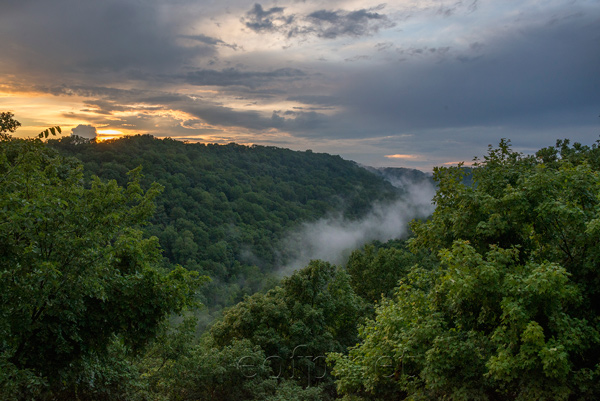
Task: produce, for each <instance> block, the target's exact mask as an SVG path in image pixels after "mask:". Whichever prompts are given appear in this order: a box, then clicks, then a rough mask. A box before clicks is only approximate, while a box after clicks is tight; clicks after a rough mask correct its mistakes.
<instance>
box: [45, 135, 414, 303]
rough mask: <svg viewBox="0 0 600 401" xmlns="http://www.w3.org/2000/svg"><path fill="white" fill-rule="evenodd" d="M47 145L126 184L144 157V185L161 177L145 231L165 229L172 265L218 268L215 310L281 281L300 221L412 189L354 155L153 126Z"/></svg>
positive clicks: (210, 292)
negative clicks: (218, 141)
mask: <svg viewBox="0 0 600 401" xmlns="http://www.w3.org/2000/svg"><path fill="white" fill-rule="evenodd" d="M49 145H50V146H51V147H52V148H54V149H57V150H58V151H59V152H60V154H62V155H65V156H74V157H76V158H77V159H79V160H80V161H81V162H82V163H83V173H84V177H85V178H86V180H88V181H89V180H90V179H91V177H93V176H97V177H99V178H100V179H101V180H106V181H110V180H115V181H116V182H117V184H119V185H121V186H124V185H126V183H127V180H128V172H129V171H131V170H133V169H136V168H140V167H141V173H142V178H141V185H142V187H143V188H150V187H151V185H152V184H153V183H157V184H160V186H161V187H162V192H161V193H160V194H158V195H157V197H156V199H155V203H156V211H155V213H154V215H153V216H152V217H151V218H150V220H149V224H148V225H147V226H146V227H144V228H143V231H144V233H145V235H146V236H147V237H152V236H155V237H156V238H158V240H159V243H160V246H161V249H162V250H163V257H164V264H165V267H167V268H169V266H173V265H181V266H184V267H185V268H186V269H187V270H192V271H198V272H199V273H201V274H202V275H207V276H209V277H210V278H211V282H210V283H209V284H207V285H206V286H204V287H203V289H202V302H203V303H204V304H205V305H207V306H208V307H209V308H210V309H211V310H214V311H218V310H219V309H220V308H221V307H222V306H228V305H232V304H234V303H236V302H239V301H241V300H242V299H243V297H244V295H250V294H253V293H255V292H257V291H258V290H261V289H266V288H268V287H270V286H273V285H274V284H275V283H276V281H277V280H278V279H279V277H278V274H277V272H276V271H274V270H275V269H276V268H277V267H278V266H282V265H285V264H287V263H288V262H289V259H291V257H292V256H293V255H290V252H291V250H289V249H286V247H285V246H283V245H284V244H282V243H281V241H282V239H283V238H285V235H286V233H289V232H291V231H292V230H293V229H295V228H296V227H297V226H298V224H299V223H300V222H307V221H314V220H316V219H318V218H320V217H323V216H325V215H327V214H330V213H338V212H339V213H342V214H343V215H344V216H345V217H346V218H348V219H356V218H359V217H361V216H362V215H364V214H365V213H367V212H368V211H369V209H370V207H371V206H372V205H373V203H374V202H375V201H378V202H392V201H394V200H396V199H398V198H399V197H401V196H402V195H403V193H404V192H405V191H402V190H401V189H398V188H396V187H394V186H392V185H391V184H390V183H389V182H388V181H386V180H385V179H383V178H381V177H375V176H373V174H371V173H369V172H368V171H366V170H365V169H363V168H361V167H359V166H357V165H356V164H355V163H353V162H351V161H346V160H343V159H342V158H341V157H339V156H331V155H328V154H317V153H313V152H311V151H307V152H294V151H291V150H287V149H280V148H275V147H263V146H252V147H249V146H243V145H237V144H234V143H232V144H229V145H225V146H222V145H215V144H212V145H211V144H208V145H205V144H202V143H183V142H180V141H175V140H171V139H168V138H167V139H163V140H160V139H156V138H153V137H151V136H149V135H141V136H134V137H127V138H122V139H119V140H111V141H106V142H98V143H96V142H95V141H94V142H90V141H86V140H82V139H81V138H77V137H64V138H62V139H60V140H51V141H49ZM295 267H296V268H300V267H302V266H295Z"/></svg>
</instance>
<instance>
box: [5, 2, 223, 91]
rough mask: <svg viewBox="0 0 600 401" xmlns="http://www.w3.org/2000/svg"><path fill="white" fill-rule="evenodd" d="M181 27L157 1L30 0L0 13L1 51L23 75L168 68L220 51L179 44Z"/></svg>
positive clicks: (205, 45) (201, 44) (205, 44)
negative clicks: (31, 73)
mask: <svg viewBox="0 0 600 401" xmlns="http://www.w3.org/2000/svg"><path fill="white" fill-rule="evenodd" d="M177 29H178V25H177V24H176V23H174V21H172V20H170V18H169V16H168V14H167V13H166V12H165V8H161V7H158V5H157V3H156V2H155V1H152V0H149V1H144V2H139V1H134V0H118V1H117V0H107V1H97V2H81V1H76V0H56V1H51V2H49V1H29V2H22V4H19V5H18V6H14V7H13V8H12V9H9V11H8V12H5V11H4V10H3V11H2V13H0V36H1V37H2V38H3V40H2V41H0V53H1V54H2V55H3V58H4V59H5V60H6V62H7V64H10V65H13V66H14V67H16V68H18V69H20V70H21V73H22V74H23V73H27V72H30V71H31V72H33V73H40V72H41V73H43V74H52V73H60V74H65V73H69V74H77V73H86V74H91V73H111V74H114V73H117V72H121V71H127V70H137V69H143V70H145V71H164V70H169V69H172V68H176V67H179V66H181V65H182V64H184V63H186V62H187V61H188V60H190V59H191V58H192V57H198V56H203V57H206V56H210V55H213V54H214V53H215V46H216V45H217V44H218V43H209V41H204V42H201V41H200V42H198V45H197V46H191V47H182V46H180V45H178V43H177V38H178V32H177ZM110 78H114V76H111V77H110ZM95 79H97V80H99V79H100V77H95Z"/></svg>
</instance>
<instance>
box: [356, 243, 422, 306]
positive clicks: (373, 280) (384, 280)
mask: <svg viewBox="0 0 600 401" xmlns="http://www.w3.org/2000/svg"><path fill="white" fill-rule="evenodd" d="M394 242H398V241H390V245H386V246H377V244H369V245H366V246H365V247H364V248H363V249H361V250H355V251H353V252H352V254H351V255H350V258H349V259H348V263H347V265H346V269H347V271H348V273H349V274H350V283H351V284H352V288H353V289H354V291H355V292H356V294H357V295H359V296H360V297H362V298H364V299H365V300H367V301H369V302H371V303H373V302H377V301H379V300H380V299H381V297H382V295H383V296H385V297H388V298H389V297H391V296H392V295H393V293H394V288H396V286H397V285H398V280H400V279H401V278H404V277H405V276H406V274H407V273H408V271H409V270H410V268H411V267H412V266H413V265H414V264H416V263H417V262H419V261H421V262H422V263H423V262H424V260H425V259H426V258H427V254H426V253H424V252H421V254H420V255H415V254H414V253H412V252H410V251H409V250H408V249H407V246H406V242H405V241H402V242H400V243H398V244H394Z"/></svg>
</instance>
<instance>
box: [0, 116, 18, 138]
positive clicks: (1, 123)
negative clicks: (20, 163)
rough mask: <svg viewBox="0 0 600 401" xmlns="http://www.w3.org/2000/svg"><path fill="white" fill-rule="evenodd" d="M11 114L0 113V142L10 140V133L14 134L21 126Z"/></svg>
mask: <svg viewBox="0 0 600 401" xmlns="http://www.w3.org/2000/svg"><path fill="white" fill-rule="evenodd" d="M13 117H14V114H13V113H11V112H5V111H3V112H1V113H0V140H6V139H8V138H10V133H12V132H15V131H16V129H17V128H19V127H20V126H21V123H20V122H18V121H17V120H15V119H14V118H13Z"/></svg>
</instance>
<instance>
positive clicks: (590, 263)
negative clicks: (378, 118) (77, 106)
mask: <svg viewBox="0 0 600 401" xmlns="http://www.w3.org/2000/svg"><path fill="white" fill-rule="evenodd" d="M0 117H1V118H0V123H1V124H2V125H1V126H0V193H1V194H2V196H1V197H0V235H1V237H2V242H1V243H0V306H1V309H0V398H1V399H3V400H4V399H5V400H10V401H22V400H23V401H24V400H41V401H51V400H110V401H112V400H114V401H121V400H128V401H129V400H133V401H197V400H207V401H208V400H210V401H214V400H217V401H226V400H240V401H243V400H248V401H250V400H252V401H258V400H266V401H296V400H297V401H305V400H311V401H317V400H319V401H320V400H324V401H331V400H335V399H339V400H343V401H388V400H390V401H391V400H428V399H448V400H472V399H477V400H489V401H496V400H500V401H512V400H523V401H525V400H532V399H535V400H563V401H568V400H596V399H598V398H599V397H600V385H599V383H600V362H599V361H600V307H599V305H600V271H599V268H598V261H599V260H600V248H599V247H598V243H599V242H600V148H599V147H598V146H597V144H595V145H593V146H583V145H580V144H577V143H576V144H574V145H572V146H571V145H570V143H569V142H568V141H558V142H557V144H556V146H554V147H549V148H544V149H541V150H539V151H538V152H537V153H536V154H535V155H523V154H521V153H518V152H515V151H513V150H512V149H511V145H510V142H508V141H506V140H502V141H501V142H500V144H499V146H498V147H497V148H494V147H491V146H490V148H489V151H488V153H487V155H485V156H484V158H483V159H482V160H478V161H477V162H476V163H475V165H474V168H473V169H472V170H465V169H464V168H462V166H458V167H449V168H447V167H443V168H436V169H435V172H434V176H433V179H434V180H435V182H436V184H437V192H436V194H435V197H434V201H435V204H436V209H435V212H434V213H433V215H432V216H431V217H430V218H429V219H427V220H426V221H423V220H414V221H413V222H412V223H411V229H412V233H413V235H412V236H411V238H409V239H400V240H393V241H389V242H386V243H381V242H373V243H371V244H367V245H365V246H363V247H361V248H360V249H356V250H354V251H353V252H352V253H351V254H350V255H349V257H348V258H347V259H346V260H345V261H344V263H342V264H341V265H338V266H336V265H334V264H331V263H328V262H325V261H321V260H313V261H311V262H310V263H308V265H307V266H302V267H301V268H299V269H297V270H296V271H294V272H293V273H291V274H290V275H288V276H286V277H283V278H281V279H278V278H275V277H273V276H269V275H268V272H269V269H270V268H272V266H273V264H274V262H275V260H276V259H275V258H276V253H275V252H274V251H273V249H276V248H271V247H268V246H267V245H270V243H269V242H265V243H263V242H261V241H262V237H261V236H258V237H256V238H254V239H253V237H252V229H253V227H259V229H260V230H263V231H260V233H262V235H264V236H266V235H271V237H269V238H270V241H272V242H276V241H277V240H278V238H280V235H281V233H283V232H284V231H285V230H286V229H287V228H289V227H291V226H293V225H294V224H296V223H297V222H298V221H300V220H299V219H300V218H302V219H315V218H317V217H319V216H321V215H322V214H323V213H327V212H328V211H329V210H332V209H335V208H343V210H345V212H346V214H347V215H348V216H349V217H358V216H360V215H361V213H365V211H366V210H368V206H369V202H373V200H375V199H395V197H397V196H400V195H401V194H399V193H398V192H397V191H396V190H394V189H393V187H391V186H390V185H388V184H387V183H386V182H385V181H382V180H377V179H375V178H373V177H374V176H373V175H372V174H371V173H369V172H367V171H365V170H363V169H361V168H359V167H357V166H356V165H355V164H353V163H351V162H345V161H343V160H341V159H340V158H337V157H331V156H328V155H315V154H312V153H310V152H309V153H308V154H305V153H299V152H292V151H286V150H281V149H274V148H260V147H253V148H248V147H243V146H238V145H228V146H223V147H218V146H215V147H214V148H213V147H212V146H205V145H190V144H183V143H177V142H174V141H171V140H157V139H154V138H151V137H148V136H141V137H132V138H127V139H125V140H120V141H113V142H108V143H99V144H94V143H88V142H81V141H79V140H76V139H72V138H69V139H66V140H61V141H57V142H56V141H55V142H51V146H48V145H47V144H45V143H44V142H42V141H41V140H40V139H15V138H13V137H11V135H10V133H12V132H14V130H15V129H16V128H17V127H18V124H17V123H16V122H15V121H14V120H12V115H11V114H10V113H3V114H2V115H0ZM52 132H53V130H46V131H44V132H42V134H41V137H45V136H48V135H49V134H50V133H52ZM56 149H60V153H59V151H58V150H56ZM156 149H159V150H156ZM61 153H62V155H61ZM65 154H68V155H78V156H79V157H80V160H84V161H85V164H82V162H80V161H78V160H77V159H75V158H72V157H65V156H63V155H65ZM278 155H280V156H281V157H280V158H278V157H277V156H278ZM105 157H106V158H107V159H104V158H105ZM273 161H275V162H273ZM140 165H141V166H142V169H145V170H147V172H149V173H150V174H147V175H146V176H145V177H143V178H142V175H141V171H140V170H141V169H140V168H139V166H140ZM227 166H230V167H231V166H233V167H231V168H227ZM298 166H300V167H298ZM86 168H87V171H86ZM94 169H95V170H94ZM128 169H129V171H128V172H127V170H128ZM94 171H96V172H97V173H98V174H100V175H103V174H106V177H105V178H109V177H110V178H111V180H107V179H103V178H98V177H92V175H93V172H94ZM182 171H183V172H182ZM249 171H250V172H254V173H252V174H250V173H248V172H249ZM260 171H263V172H264V171H268V173H267V174H263V175H260V174H259V172H260ZM465 175H470V176H471V179H472V183H473V185H465V183H466V182H468V181H467V180H465ZM312 176H315V180H314V181H313V180H312V179H311V178H312ZM292 177H298V182H299V183H300V184H298V183H295V178H294V179H292ZM336 177H337V178H336ZM344 177H345V178H344ZM338 178H339V179H338ZM347 180H351V181H352V183H351V184H350V183H348V182H347ZM155 181H157V183H155ZM173 183H177V185H175V184H173ZM277 185H281V187H282V188H286V187H289V188H291V189H290V192H289V193H287V194H285V193H281V191H279V190H277V189H273V188H274V187H273V186H275V188H276V187H277ZM331 185H333V186H334V188H337V189H336V190H335V191H338V192H335V191H333V192H332V191H331V190H329V192H328V191H327V190H326V188H330V187H331ZM238 187H239V189H236V188H238ZM307 187H311V188H312V190H310V191H309V189H308V188H307ZM296 190H298V193H299V194H300V195H299V194H298V193H296ZM302 191H304V192H302ZM311 191H312V192H311ZM161 192H162V194H161ZM302 194H304V195H302ZM309 195H310V196H309ZM250 196H251V198H248V197H250ZM311 202H312V203H311ZM244 205H246V207H247V208H248V210H245V209H243V207H244ZM248 205H250V206H248ZM209 206H210V208H209ZM254 206H256V207H254ZM288 206H289V207H290V208H291V209H290V210H292V211H294V213H293V214H292V215H285V216H284V214H285V209H284V207H288ZM313 206H314V207H313ZM280 207H281V208H283V209H280ZM155 211H156V212H157V214H156V215H155V216H154V217H151V216H152V215H153V213H154V212H155ZM202 219H209V220H207V221H208V223H207V222H205V221H203V220H202ZM148 222H150V223H149V224H147V223H148ZM201 223H202V224H201ZM195 225H199V228H196V227H195ZM271 226H273V227H272V228H269V227H271ZM165 231H170V232H171V234H169V235H170V236H168V235H167V236H166V235H165V234H164V232H165ZM271 232H272V234H271ZM202 233H203V234H202ZM268 233H270V234H268ZM197 235H200V236H199V237H197ZM236 235H237V236H236ZM202 236H204V237H202ZM159 237H160V240H159ZM230 237H231V238H233V239H235V241H232V244H231V245H229V244H228V243H227V242H226V240H228V239H229V238H230ZM202 238H205V239H204V241H205V242H204V243H203V242H197V241H200V240H201V239H202ZM161 241H163V242H164V241H166V242H165V249H166V250H165V251H164V255H163V256H161V247H160V245H161ZM169 241H170V242H169ZM219 244H221V245H219ZM255 244H258V245H260V244H264V247H263V248H260V246H258V247H256V248H253V247H252V246H254V245H255ZM217 247H223V249H224V251H223V252H220V253H219V252H215V251H214V250H215V249H216V248H217ZM246 247H248V248H246ZM205 248H208V249H211V252H213V253H211V252H208V250H207V249H205ZM261 249H262V253H261ZM186 252H187V254H186ZM247 253H255V255H254V258H255V261H260V260H262V262H261V263H258V262H257V263H256V264H253V261H252V260H248V259H247V258H248V256H247ZM219 255H220V256H219ZM269 255H270V256H269ZM177 258H180V259H177ZM177 264H183V265H184V266H185V267H187V269H186V268H183V267H181V266H178V265H177ZM217 267H218V268H219V269H221V270H219V269H217ZM200 273H205V274H208V275H212V276H213V277H214V278H215V279H214V280H213V282H212V284H211V285H212V287H207V284H206V281H207V280H208V278H207V277H206V276H204V275H203V274H200ZM251 280H256V282H255V284H252V285H249V284H248V282H251ZM268 280H270V283H267V284H265V281H268ZM244 281H245V282H244ZM236 286H238V287H236ZM206 288H209V291H206ZM236 288H237V289H236ZM261 288H263V290H262V291H257V292H254V293H253V294H252V295H246V296H244V297H243V298H242V299H241V300H240V302H237V303H235V305H233V306H231V307H229V308H226V309H224V310H223V313H222V315H221V316H220V317H219V318H218V319H217V320H215V321H214V322H212V324H211V325H210V327H208V328H207V329H206V330H203V331H199V330H198V318H197V315H196V311H197V310H198V308H201V307H202V305H201V304H200V303H199V302H198V301H199V299H198V296H197V294H198V291H204V298H203V300H208V301H214V299H217V301H218V302H222V304H225V303H229V302H231V303H233V302H234V301H235V300H236V299H237V298H239V297H240V295H241V294H243V293H244V292H252V291H253V290H255V289H261ZM220 289H224V290H223V291H224V294H225V295H226V296H223V294H221V295H218V292H217V291H219V290H220ZM215 294H217V295H215ZM207 295H208V296H207ZM209 296H213V297H214V298H213V299H210V297H209ZM219 297H222V298H221V299H219ZM227 297H229V298H227ZM223 299H225V301H222V300H223ZM218 302H215V304H218ZM215 304H213V305H215Z"/></svg>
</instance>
